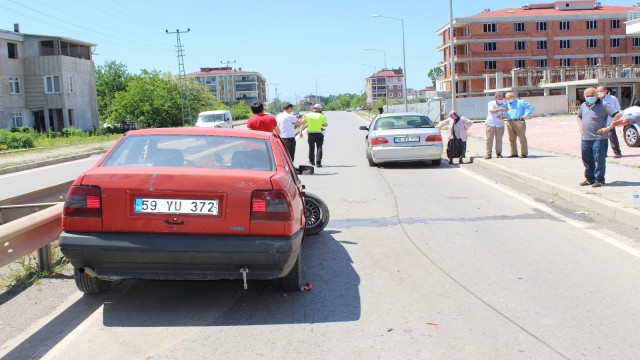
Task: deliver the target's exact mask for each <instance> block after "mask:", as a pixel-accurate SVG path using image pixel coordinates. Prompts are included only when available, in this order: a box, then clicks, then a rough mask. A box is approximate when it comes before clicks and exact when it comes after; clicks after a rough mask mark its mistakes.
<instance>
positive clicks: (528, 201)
mask: <svg viewBox="0 0 640 360" xmlns="http://www.w3.org/2000/svg"><path fill="white" fill-rule="evenodd" d="M459 170H460V171H461V172H463V173H464V174H465V175H467V176H470V177H472V178H474V179H476V180H478V181H481V182H482V183H484V184H486V185H489V186H490V187H492V188H494V189H497V190H499V191H501V192H503V193H505V194H507V195H509V196H511V197H513V198H515V199H517V200H520V201H522V202H524V203H525V204H527V205H529V206H531V207H533V208H535V209H538V210H540V211H543V212H545V213H547V214H548V215H550V216H553V217H555V218H557V219H559V220H561V221H564V222H565V223H567V224H569V225H571V226H573V227H575V228H576V229H581V230H584V231H585V232H586V233H588V234H590V235H592V236H594V237H595V238H597V239H600V240H602V241H604V242H606V243H608V244H609V245H612V246H614V247H616V248H618V249H620V250H622V251H624V252H626V253H627V254H630V255H633V256H635V257H637V258H640V250H638V249H636V248H634V247H632V246H629V245H627V244H625V243H623V242H621V241H619V240H616V239H614V238H612V237H610V236H607V235H605V234H603V233H601V232H599V231H597V230H593V229H588V228H587V225H586V224H585V223H584V222H582V221H578V220H574V219H571V218H569V217H566V216H564V215H562V214H560V213H558V212H556V211H555V210H553V209H551V208H550V207H548V206H547V205H544V204H541V203H539V202H536V201H535V200H533V199H531V198H529V197H528V196H524V195H522V194H520V193H517V192H515V191H513V190H511V189H509V188H505V187H504V186H500V185H498V184H496V183H495V182H493V181H492V180H489V179H487V178H485V177H483V176H481V175H478V174H476V173H474V172H472V171H471V170H467V169H459Z"/></svg>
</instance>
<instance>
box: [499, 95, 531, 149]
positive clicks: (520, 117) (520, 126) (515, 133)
mask: <svg viewBox="0 0 640 360" xmlns="http://www.w3.org/2000/svg"><path fill="white" fill-rule="evenodd" d="M504 98H505V100H506V101H507V109H508V111H507V112H506V113H504V120H505V121H506V123H507V133H508V134H509V146H510V147H511V156H509V157H512V158H514V157H518V146H517V145H516V138H517V139H518V140H519V141H520V157H521V158H526V157H527V156H529V147H528V146H527V137H526V135H525V133H526V131H527V124H526V123H525V120H526V119H527V118H528V117H531V114H532V113H533V110H534V107H533V105H531V104H529V103H528V102H526V101H524V100H519V99H516V97H515V95H514V94H513V93H512V92H508V93H506V94H505V96H504Z"/></svg>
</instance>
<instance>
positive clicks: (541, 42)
mask: <svg viewBox="0 0 640 360" xmlns="http://www.w3.org/2000/svg"><path fill="white" fill-rule="evenodd" d="M537 44H538V50H546V49H547V40H538V42H537Z"/></svg>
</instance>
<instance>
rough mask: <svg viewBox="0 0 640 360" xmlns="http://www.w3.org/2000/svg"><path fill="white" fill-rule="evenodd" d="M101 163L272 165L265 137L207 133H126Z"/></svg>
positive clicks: (256, 167)
mask: <svg viewBox="0 0 640 360" xmlns="http://www.w3.org/2000/svg"><path fill="white" fill-rule="evenodd" d="M100 166H101V167H109V166H138V167H147V166H150V167H153V166H165V167H166V166H168V167H192V168H219V169H247V170H264V171H274V168H275V167H274V160H273V153H272V151H271V147H270V146H269V142H268V140H265V139H252V138H242V137H226V136H207V135H134V136H125V137H124V138H123V139H122V140H121V141H120V142H118V144H117V145H116V147H115V148H114V149H113V150H112V151H111V152H110V153H109V155H108V156H107V157H106V159H105V160H104V161H103V162H102V164H100Z"/></svg>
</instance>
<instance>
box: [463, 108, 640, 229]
mask: <svg viewBox="0 0 640 360" xmlns="http://www.w3.org/2000/svg"><path fill="white" fill-rule="evenodd" d="M469 135H470V137H469V140H468V142H467V157H469V158H473V163H474V164H475V165H477V166H481V167H484V168H488V169H492V170H497V171H501V172H503V173H504V174H505V175H507V176H511V177H514V178H518V179H520V180H522V181H524V182H525V183H527V184H529V185H531V186H534V187H536V188H539V189H541V190H544V191H547V192H549V193H552V194H554V195H557V196H560V197H562V198H564V199H566V200H569V201H572V202H574V203H576V204H578V205H580V206H584V207H585V208H587V209H589V210H590V211H592V212H594V213H597V214H599V215H602V216H606V217H607V218H610V219H615V220H618V221H621V222H623V223H626V224H629V225H633V226H640V208H634V199H633V195H634V193H636V192H640V148H631V147H629V146H627V144H626V143H624V140H623V138H622V136H621V135H620V132H619V133H618V140H619V141H620V147H621V150H622V155H623V157H622V158H619V159H614V158H613V157H608V158H607V170H606V185H605V186H603V187H601V188H592V187H590V186H586V187H582V186H579V185H578V183H579V182H580V181H582V180H584V166H583V165H582V160H581V158H580V134H579V131H578V129H577V124H576V117H575V116H551V117H539V118H533V119H530V120H527V140H528V145H529V156H528V157H527V158H526V159H521V158H508V156H509V155H510V154H511V153H510V150H509V139H508V136H507V134H506V132H505V136H504V139H503V145H502V148H503V150H502V155H503V156H505V157H504V158H501V159H498V158H496V157H495V155H496V154H495V151H494V153H493V158H492V159H489V160H486V159H485V158H484V157H485V155H486V150H485V127H484V124H483V123H482V122H478V123H474V125H473V126H472V127H471V128H469ZM609 154H612V153H611V150H610V149H609Z"/></svg>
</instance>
